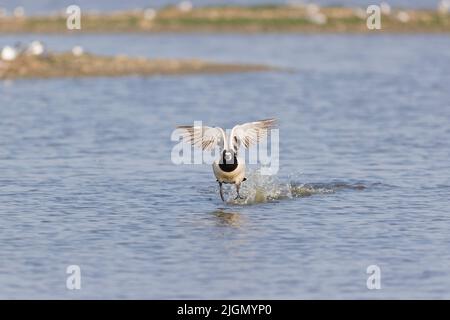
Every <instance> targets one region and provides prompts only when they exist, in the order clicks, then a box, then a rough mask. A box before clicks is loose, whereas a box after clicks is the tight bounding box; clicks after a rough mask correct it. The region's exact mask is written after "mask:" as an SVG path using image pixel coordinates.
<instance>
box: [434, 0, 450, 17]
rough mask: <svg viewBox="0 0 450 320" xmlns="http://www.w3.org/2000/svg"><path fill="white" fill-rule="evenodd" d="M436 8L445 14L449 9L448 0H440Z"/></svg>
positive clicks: (449, 0)
mask: <svg viewBox="0 0 450 320" xmlns="http://www.w3.org/2000/svg"><path fill="white" fill-rule="evenodd" d="M437 10H438V12H439V13H440V14H447V13H448V12H449V11H450V0H441V1H440V2H439V4H438V8H437Z"/></svg>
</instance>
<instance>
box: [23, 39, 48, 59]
mask: <svg viewBox="0 0 450 320" xmlns="http://www.w3.org/2000/svg"><path fill="white" fill-rule="evenodd" d="M44 52H45V48H44V45H43V44H42V42H40V41H37V40H35V41H32V42H31V43H30V44H29V45H28V48H27V50H26V53H27V54H29V55H32V56H41V55H43V54H44Z"/></svg>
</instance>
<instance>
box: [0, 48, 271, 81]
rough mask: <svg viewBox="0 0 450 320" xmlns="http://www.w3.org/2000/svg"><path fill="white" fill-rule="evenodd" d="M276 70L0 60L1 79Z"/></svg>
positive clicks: (97, 59)
mask: <svg viewBox="0 0 450 320" xmlns="http://www.w3.org/2000/svg"><path fill="white" fill-rule="evenodd" d="M269 70H275V69H274V68H271V67H269V66H264V65H247V64H222V63H214V62H207V61H202V60H173V59H146V58H131V57H126V56H116V57H108V56H98V55H93V54H83V55H82V56H78V57H77V56H74V55H73V54H72V53H59V54H55V53H52V54H47V55H45V56H26V55H22V56H19V57H17V58H16V59H15V60H13V61H2V60H0V79H17V78H58V77H96V76H106V77H116V76H125V75H142V76H151V75H181V74H197V73H215V74H221V73H233V72H258V71H269Z"/></svg>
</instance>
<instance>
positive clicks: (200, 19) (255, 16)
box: [0, 6, 450, 34]
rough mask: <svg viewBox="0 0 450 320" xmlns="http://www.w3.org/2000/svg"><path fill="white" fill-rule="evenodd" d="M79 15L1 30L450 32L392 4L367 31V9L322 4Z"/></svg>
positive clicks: (429, 15) (442, 19)
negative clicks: (77, 22) (70, 23)
mask: <svg viewBox="0 0 450 320" xmlns="http://www.w3.org/2000/svg"><path fill="white" fill-rule="evenodd" d="M316 9H317V8H316ZM150 13H151V14H149V12H148V11H147V12H146V11H144V10H133V11H123V12H116V13H105V14H93V13H85V14H83V12H82V15H81V30H68V29H67V27H66V16H65V15H54V16H30V17H20V18H16V17H2V18H0V34H9V33H69V34H70V33H75V34H76V33H86V32H87V33H126V32H149V33H151V32H155V33H159V32H239V33H261V32H299V33H302V32H303V33H373V34H376V33H450V13H447V14H443V13H439V12H437V10H434V11H433V10H422V9H402V10H400V9H392V11H391V12H390V14H382V16H381V27H382V28H381V30H369V29H368V28H367V26H366V16H367V14H366V12H365V9H363V8H359V9H358V8H347V7H322V8H319V11H318V13H315V14H311V10H310V8H307V7H300V6H296V7H290V6H254V7H237V6H226V7H199V8H194V9H192V10H190V11H187V12H184V11H181V10H180V9H178V8H177V7H173V6H172V7H165V8H162V9H160V10H157V11H155V12H150Z"/></svg>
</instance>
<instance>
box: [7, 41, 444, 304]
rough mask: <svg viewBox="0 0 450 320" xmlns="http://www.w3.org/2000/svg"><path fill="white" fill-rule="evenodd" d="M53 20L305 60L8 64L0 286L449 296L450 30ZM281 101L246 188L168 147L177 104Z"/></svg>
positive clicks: (207, 107) (203, 111) (31, 293)
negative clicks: (264, 160)
mask: <svg viewBox="0 0 450 320" xmlns="http://www.w3.org/2000/svg"><path fill="white" fill-rule="evenodd" d="M35 37H36V35H33V36H26V35H24V36H20V37H17V36H14V37H13V36H8V37H6V36H1V37H0V45H3V44H5V43H10V42H11V41H12V40H22V41H28V40H31V39H33V38H35ZM39 38H41V39H43V40H44V41H45V42H46V43H47V44H48V45H49V46H50V47H51V48H54V49H55V50H63V49H67V48H69V47H70V46H72V45H74V44H82V45H83V46H84V47H85V48H86V49H87V50H88V51H93V52H98V53H109V54H112V53H127V54H130V55H143V56H149V57H166V56H170V57H177V56H179V57H199V58H206V59H211V60H216V61H242V62H257V63H269V64H271V65H275V66H284V67H292V68H295V70H294V71H293V72H290V73H288V72H269V73H259V74H233V75H220V76H219V75H207V76H205V75H195V76H180V77H178V76H171V77H150V78H141V77H125V78H116V79H108V78H93V79H76V80H72V79H65V80H22V81H14V82H0V172H1V175H0V219H1V223H0V243H1V247H0V298H64V299H65V298H400V297H401V298H450V249H449V248H450V234H449V230H450V210H449V200H448V199H449V194H450V178H449V172H450V162H449V157H450V139H449V136H450V90H448V84H449V83H450V41H449V37H448V36H362V35H361V36H355V35H354V36H345V35H315V36H313V35H311V36H306V35H242V36H238V35H214V36H212V35H211V36H210V35H152V36H145V35H121V36H114V35H109V36H98V35H97V36H95V35H92V36H87V35H85V36H80V37H61V36H45V37H39ZM272 116H273V117H277V118H278V119H279V122H280V137H281V146H280V150H281V156H280V157H281V159H280V172H279V173H278V175H277V176H276V177H273V178H271V179H268V178H262V177H260V176H258V175H257V173H251V174H249V181H247V182H245V186H244V188H243V190H242V193H243V195H245V196H246V197H247V202H248V203H247V204H245V205H242V204H233V203H228V204H224V203H222V202H221V201H220V198H219V195H218V190H217V186H216V183H215V179H214V178H213V175H212V172H211V168H210V167H209V166H207V165H205V166H193V165H191V166H175V165H174V164H172V162H171V160H170V152H171V149H172V147H173V145H174V142H172V141H170V135H171V132H172V130H173V128H174V127H175V126H176V125H178V124H190V123H192V122H193V121H194V120H203V121H204V122H205V123H207V124H212V125H222V126H224V127H226V128H230V127H231V126H233V125H234V124H236V123H239V122H245V121H250V120H255V119H259V118H266V117H272ZM228 192H229V196H232V195H233V194H232V192H231V190H228ZM256 193H258V194H260V195H261V194H262V195H263V197H264V196H265V197H269V198H273V199H274V200H273V201H269V202H264V201H255V199H254V198H255V194H256ZM308 195H309V196H308ZM71 264H76V265H79V266H80V267H81V272H82V289H81V290H80V291H68V290H67V289H66V287H65V282H66V274H65V270H66V267H67V266H68V265H71ZM372 264H376V265H378V266H379V267H380V268H381V272H382V289H381V290H373V291H370V290H368V289H367V288H366V279H367V276H368V275H367V274H366V268H367V266H369V265H372Z"/></svg>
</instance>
